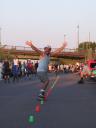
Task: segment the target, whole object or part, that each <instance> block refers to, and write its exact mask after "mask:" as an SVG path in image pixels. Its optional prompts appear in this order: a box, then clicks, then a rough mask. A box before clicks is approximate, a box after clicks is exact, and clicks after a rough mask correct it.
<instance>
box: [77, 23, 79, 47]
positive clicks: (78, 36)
mask: <svg viewBox="0 0 96 128" xmlns="http://www.w3.org/2000/svg"><path fill="white" fill-rule="evenodd" d="M77 48H78V49H79V25H78V26H77Z"/></svg>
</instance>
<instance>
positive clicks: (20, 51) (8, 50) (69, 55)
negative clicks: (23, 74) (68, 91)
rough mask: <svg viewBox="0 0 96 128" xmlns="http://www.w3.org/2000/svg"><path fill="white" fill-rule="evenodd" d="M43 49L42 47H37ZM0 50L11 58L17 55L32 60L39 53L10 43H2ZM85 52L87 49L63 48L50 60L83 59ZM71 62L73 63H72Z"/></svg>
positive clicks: (35, 58) (37, 57)
mask: <svg viewBox="0 0 96 128" xmlns="http://www.w3.org/2000/svg"><path fill="white" fill-rule="evenodd" d="M39 49H40V50H42V51H43V48H39ZM54 50H56V48H53V49H52V51H54ZM0 51H2V52H3V53H4V54H5V55H8V56H11V58H14V56H15V55H17V56H18V58H19V59H24V60H25V59H32V60H38V59H39V55H38V53H36V52H35V51H34V50H32V49H31V48H30V47H24V46H11V45H2V46H0ZM85 53H87V51H84V50H79V51H77V50H76V49H68V48H65V49H64V50H63V51H62V52H61V53H60V54H59V55H58V56H52V57H51V60H52V61H57V60H59V61H62V62H63V63H64V62H67V61H68V62H70V61H71V62H72V61H74V62H76V61H77V60H85ZM74 62H73V63H74Z"/></svg>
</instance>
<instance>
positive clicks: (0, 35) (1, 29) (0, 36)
mask: <svg viewBox="0 0 96 128" xmlns="http://www.w3.org/2000/svg"><path fill="white" fill-rule="evenodd" d="M1 30H2V29H1V27H0V45H1Z"/></svg>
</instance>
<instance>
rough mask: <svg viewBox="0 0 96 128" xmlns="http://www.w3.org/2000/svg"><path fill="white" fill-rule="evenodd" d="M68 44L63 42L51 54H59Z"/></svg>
mask: <svg viewBox="0 0 96 128" xmlns="http://www.w3.org/2000/svg"><path fill="white" fill-rule="evenodd" d="M66 46H67V43H66V42H65V43H63V44H62V46H61V47H60V48H57V49H56V50H55V51H54V52H51V55H56V56H57V55H59V54H60V52H62V51H63V50H64V48H65V47H66Z"/></svg>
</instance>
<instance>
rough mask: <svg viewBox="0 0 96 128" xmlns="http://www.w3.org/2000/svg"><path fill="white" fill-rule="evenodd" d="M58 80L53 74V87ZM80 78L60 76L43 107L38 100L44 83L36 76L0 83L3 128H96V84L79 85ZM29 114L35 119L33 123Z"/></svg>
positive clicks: (51, 77)
mask: <svg viewBox="0 0 96 128" xmlns="http://www.w3.org/2000/svg"><path fill="white" fill-rule="evenodd" d="M56 79H57V78H56V76H55V75H54V74H53V75H50V86H52V84H53V82H54V80H56ZM78 79H79V78H78V75H77V74H62V75H58V79H57V81H56V82H55V84H54V86H53V89H52V91H51V93H50V94H49V96H48V98H47V101H45V102H44V103H43V104H41V102H40V101H37V95H38V93H39V89H40V88H41V86H42V84H41V83H40V81H39V80H38V79H37V78H36V77H35V76H34V77H33V78H32V79H31V80H22V81H19V82H16V83H13V82H11V83H10V84H5V83H3V82H0V128H96V83H95V82H88V81H86V82H85V83H84V84H78V83H77V81H78ZM37 105H38V106H39V109H40V111H39V112H36V106H37ZM30 115H31V116H33V117H34V118H35V122H34V123H31V124H30V123H29V121H28V118H29V116H30Z"/></svg>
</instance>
